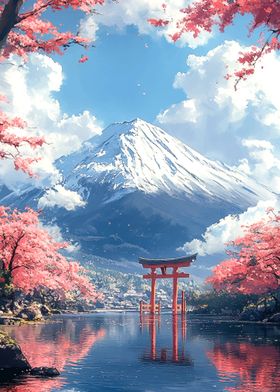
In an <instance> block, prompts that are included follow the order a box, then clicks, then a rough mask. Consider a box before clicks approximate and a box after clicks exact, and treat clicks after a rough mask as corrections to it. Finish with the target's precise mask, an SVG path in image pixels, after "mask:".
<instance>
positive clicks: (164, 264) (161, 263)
mask: <svg viewBox="0 0 280 392" xmlns="http://www.w3.org/2000/svg"><path fill="white" fill-rule="evenodd" d="M196 256H197V254H194V255H191V256H184V257H179V258H175V259H174V258H173V259H145V258H143V257H140V258H139V263H140V264H142V266H143V267H144V268H150V273H148V274H145V275H143V278H144V279H151V298H150V303H149V304H144V303H143V301H141V302H140V312H141V313H142V312H150V313H151V314H155V313H160V303H156V280H157V279H169V278H172V279H173V301H172V312H173V314H177V313H178V312H181V313H182V314H185V312H186V301H185V293H184V292H182V303H181V304H178V303H177V301H178V279H179V278H188V277H189V276H190V275H189V274H187V273H186V272H180V271H179V268H182V267H189V266H190V264H191V262H193V261H194V260H196ZM158 268H159V269H160V270H161V273H157V269H158ZM169 268H171V269H172V271H171V272H169V271H167V269H169Z"/></svg>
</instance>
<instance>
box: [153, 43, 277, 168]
mask: <svg viewBox="0 0 280 392" xmlns="http://www.w3.org/2000/svg"><path fill="white" fill-rule="evenodd" d="M243 50H246V48H244V47H242V46H241V45H240V44H239V43H237V42H235V41H226V42H225V43H224V44H223V45H220V46H218V47H216V48H215V49H213V50H210V51H209V52H208V53H207V54H206V55H204V56H195V55H190V56H188V58H187V66H188V70H187V71H186V72H179V73H178V74H177V75H176V77H175V81H174V87H175V88H178V89H181V90H183V91H184V93H185V94H186V98H185V99H184V100H183V101H182V102H179V103H176V104H173V105H172V106H170V107H169V108H167V109H165V110H164V111H162V112H161V113H159V115H158V117H157V120H158V122H159V123H160V125H161V126H163V127H164V128H165V129H166V130H167V131H169V132H170V133H171V134H173V135H175V136H177V137H179V138H180V139H182V140H183V141H184V142H186V143H188V144H190V145H191V146H192V147H193V148H196V149H198V150H199V151H200V152H202V153H204V154H207V155H208V156H209V157H211V158H214V159H220V160H223V161H225V162H227V163H229V164H235V163H236V161H237V160H239V159H244V158H248V159H250V156H249V155H248V150H247V147H248V146H246V145H243V144H242V143H241V140H242V139H264V138H265V139H266V140H267V141H268V142H269V141H270V142H271V143H272V144H273V145H277V144H279V141H278V140H279V135H280V88H279V87H280V74H279V72H278V70H279V67H280V56H279V55H278V54H276V53H271V54H270V55H268V56H266V57H265V58H264V59H263V61H262V62H260V63H258V64H257V66H256V72H255V74H254V75H252V76H250V77H249V78H248V80H247V81H245V82H240V83H239V85H238V89H237V91H235V90H234V83H235V80H234V78H230V79H229V80H227V79H226V78H225V75H226V74H227V73H232V72H233V70H234V69H236V64H237V63H236V61H237V58H238V57H239V56H240V52H241V51H243ZM277 139H278V140H277ZM275 154H276V150H275Z"/></svg>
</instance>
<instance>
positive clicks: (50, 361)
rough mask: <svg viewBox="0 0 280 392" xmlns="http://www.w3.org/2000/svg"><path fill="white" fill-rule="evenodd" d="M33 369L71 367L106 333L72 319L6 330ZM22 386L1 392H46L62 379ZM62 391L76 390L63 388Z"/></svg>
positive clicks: (31, 381)
mask: <svg viewBox="0 0 280 392" xmlns="http://www.w3.org/2000/svg"><path fill="white" fill-rule="evenodd" d="M9 332H10V334H11V336H12V337H13V338H15V339H16V341H17V342H18V344H19V345H20V347H21V349H22V351H23V353H24V355H25V356H26V358H27V359H28V361H29V363H30V364H31V366H32V367H40V366H46V367H56V368H57V369H58V370H59V371H62V370H63V369H64V367H65V366H66V365H69V364H70V365H71V366H74V365H75V364H77V363H78V362H80V361H81V360H82V359H83V358H85V357H86V356H87V355H88V353H89V351H90V349H91V348H92V346H93V345H94V344H95V343H96V342H97V341H98V340H100V339H102V338H104V337H105V330H104V329H103V328H100V329H98V330H94V329H93V328H92V326H91V325H89V324H87V323H86V324H83V325H82V326H81V325H79V323H77V322H73V321H72V320H66V321H63V322H62V323H60V322H59V323H56V324H54V323H50V324H42V325H36V326H33V325H24V326H21V327H15V328H11V329H9ZM23 382H24V384H23V385H21V384H20V385H15V386H12V387H11V386H10V387H5V388H3V389H2V388H1V391H2V392H38V391H40V392H48V391H50V390H52V389H54V388H55V389H58V388H60V387H62V386H63V384H64V379H63V378H62V377H59V378H56V379H45V380H44V379H40V378H34V377H33V378H31V377H30V378H28V379H26V380H24V381H23ZM64 391H73V392H74V391H76V390H75V389H65V390H64Z"/></svg>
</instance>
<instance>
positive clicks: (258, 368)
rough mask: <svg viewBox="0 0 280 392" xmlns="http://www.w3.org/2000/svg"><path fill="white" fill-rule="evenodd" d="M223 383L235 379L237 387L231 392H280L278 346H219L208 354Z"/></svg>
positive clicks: (244, 343)
mask: <svg viewBox="0 0 280 392" xmlns="http://www.w3.org/2000/svg"><path fill="white" fill-rule="evenodd" d="M207 356H208V358H209V359H210V360H211V361H212V363H213V364H214V365H215V367H216V368H217V370H218V373H219V377H220V378H221V380H222V381H227V380H228V379H229V378H231V379H232V378H233V377H235V379H238V383H237V384H238V385H237V386H236V387H227V388H225V390H226V391H229V392H245V391H246V392H260V391H261V392H279V390H280V350H279V348H278V347H275V346H264V345H255V344H252V343H248V342H242V343H235V342H227V343H223V344H219V343H216V344H215V345H214V348H213V350H211V351H209V352H207Z"/></svg>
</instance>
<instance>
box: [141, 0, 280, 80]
mask: <svg viewBox="0 0 280 392" xmlns="http://www.w3.org/2000/svg"><path fill="white" fill-rule="evenodd" d="M164 11H166V14H167V15H168V7H165V9H164ZM180 12H181V14H182V17H181V18H179V19H178V20H176V21H175V22H176V26H177V31H176V32H175V34H174V35H173V36H172V39H173V40H174V41H177V40H178V39H179V38H180V37H181V36H182V35H183V34H184V33H187V32H191V33H192V34H193V36H194V37H197V36H198V35H199V34H200V33H201V32H205V31H206V32H211V31H212V30H213V28H214V27H215V26H218V28H219V29H220V31H221V32H223V31H224V30H225V28H226V27H228V26H229V25H231V24H233V21H234V18H235V17H236V16H237V15H241V16H244V15H249V16H250V17H251V18H252V22H251V24H250V25H249V26H248V30H249V33H250V34H252V33H253V32H254V31H255V30H257V29H262V33H261V37H260V38H263V35H265V36H267V38H266V39H261V40H260V47H258V48H256V47H255V46H254V47H252V48H251V49H250V50H249V52H246V53H243V54H242V55H241V57H240V58H239V60H238V61H239V63H240V64H242V69H241V71H238V72H235V73H234V76H235V77H236V78H237V80H238V81H239V80H240V79H246V78H247V77H248V75H250V74H252V73H253V72H254V67H255V64H256V62H257V61H258V59H259V58H260V57H262V56H263V55H265V54H267V53H270V52H271V51H274V50H278V49H279V48H280V40H279V34H280V7H279V1H278V0H231V1H229V0H197V1H195V2H193V3H192V4H190V5H188V6H186V7H185V8H183V9H181V10H180ZM149 22H150V23H151V24H153V25H154V26H158V27H162V26H164V25H166V24H168V23H170V22H171V19H170V20H169V19H168V18H166V20H164V21H163V20H162V19H158V20H156V19H150V20H149ZM264 33H266V34H264Z"/></svg>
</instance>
